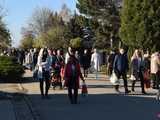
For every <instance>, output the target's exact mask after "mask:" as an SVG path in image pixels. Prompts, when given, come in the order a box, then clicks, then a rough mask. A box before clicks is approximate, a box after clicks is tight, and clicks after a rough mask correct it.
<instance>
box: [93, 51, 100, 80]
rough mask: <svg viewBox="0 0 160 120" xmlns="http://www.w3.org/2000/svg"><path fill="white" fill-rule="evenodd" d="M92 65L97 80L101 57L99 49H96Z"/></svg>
mask: <svg viewBox="0 0 160 120" xmlns="http://www.w3.org/2000/svg"><path fill="white" fill-rule="evenodd" d="M91 65H92V66H93V68H94V70H95V72H96V79H98V71H100V55H99V53H98V52H97V49H94V53H93V54H92V56H91Z"/></svg>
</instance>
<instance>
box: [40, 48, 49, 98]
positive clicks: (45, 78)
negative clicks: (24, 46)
mask: <svg viewBox="0 0 160 120" xmlns="http://www.w3.org/2000/svg"><path fill="white" fill-rule="evenodd" d="M37 65H38V79H39V81H40V92H41V96H42V98H49V96H48V90H49V87H50V67H51V66H50V65H51V63H49V57H48V51H47V49H46V48H41V49H40V52H39V55H38V61H37ZM44 82H45V94H44Z"/></svg>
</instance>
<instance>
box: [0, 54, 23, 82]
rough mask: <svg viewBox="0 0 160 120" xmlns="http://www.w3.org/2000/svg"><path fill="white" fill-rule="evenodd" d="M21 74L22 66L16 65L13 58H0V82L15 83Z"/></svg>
mask: <svg viewBox="0 0 160 120" xmlns="http://www.w3.org/2000/svg"><path fill="white" fill-rule="evenodd" d="M23 73H24V69H23V66H21V65H20V64H18V62H17V60H16V58H15V57H9V56H0V80H3V81H9V82H17V80H20V79H21V78H22V75H23Z"/></svg>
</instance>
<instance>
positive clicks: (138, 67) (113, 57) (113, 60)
mask: <svg viewBox="0 0 160 120" xmlns="http://www.w3.org/2000/svg"><path fill="white" fill-rule="evenodd" d="M129 61H130V62H129ZM129 63H130V64H129ZM107 67H108V74H109V75H110V76H111V75H112V74H113V73H115V75H116V76H117V80H119V79H120V77H121V76H122V79H123V81H124V88H125V93H130V92H135V84H136V82H137V81H140V85H141V91H142V94H146V91H145V88H150V87H151V86H152V88H153V89H157V90H158V92H157V94H158V96H159V84H160V53H159V52H154V53H152V54H151V55H150V54H149V52H148V51H146V52H143V50H141V49H136V50H135V51H134V53H133V55H132V56H131V59H130V60H129V59H128V55H127V51H125V50H124V49H123V48H121V49H119V51H118V52H116V51H111V53H110V55H109V57H108V65H107ZM129 68H130V69H129ZM128 71H130V72H128ZM128 73H129V75H130V78H129V79H130V80H131V81H132V86H131V90H128V82H127V74H128ZM114 86H115V90H116V92H119V84H116V85H114Z"/></svg>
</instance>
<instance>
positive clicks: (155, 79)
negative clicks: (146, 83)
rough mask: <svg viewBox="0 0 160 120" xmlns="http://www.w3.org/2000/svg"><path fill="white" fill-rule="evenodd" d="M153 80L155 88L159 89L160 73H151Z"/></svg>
mask: <svg viewBox="0 0 160 120" xmlns="http://www.w3.org/2000/svg"><path fill="white" fill-rule="evenodd" d="M151 77H152V82H153V89H159V84H160V75H159V73H156V74H151Z"/></svg>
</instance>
